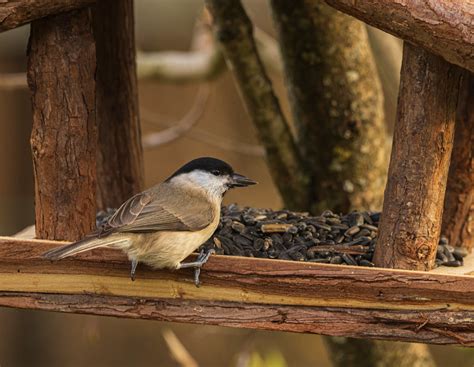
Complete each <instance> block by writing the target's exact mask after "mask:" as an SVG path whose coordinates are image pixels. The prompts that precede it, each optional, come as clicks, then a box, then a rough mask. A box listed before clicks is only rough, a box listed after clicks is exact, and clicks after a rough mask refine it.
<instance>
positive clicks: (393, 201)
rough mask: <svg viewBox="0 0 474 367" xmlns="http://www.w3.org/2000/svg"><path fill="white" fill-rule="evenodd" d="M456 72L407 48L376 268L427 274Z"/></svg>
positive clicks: (453, 107) (450, 141) (443, 179)
mask: <svg viewBox="0 0 474 367" xmlns="http://www.w3.org/2000/svg"><path fill="white" fill-rule="evenodd" d="M461 76H462V69H460V68H459V67H457V66H454V65H451V64H449V63H448V62H446V61H444V60H443V59H441V58H440V57H439V56H435V55H433V54H430V53H429V52H427V51H424V50H422V49H419V48H417V47H415V46H412V45H410V44H408V43H405V45H404V49H403V62H402V71H401V81H400V91H399V97H398V109H397V122H396V124H395V133H394V137H393V148H392V155H391V161H390V167H389V174H388V183H387V188H386V191H385V198H384V207H383V215H382V219H381V223H380V232H379V239H378V244H377V247H376V250H375V263H376V265H378V266H382V267H390V268H399V269H412V270H429V269H431V268H432V267H433V264H434V259H435V255H436V247H437V244H438V239H439V234H440V229H441V216H442V210H443V201H444V194H445V190H446V180H447V177H448V168H449V159H450V156H451V150H452V146H453V137H454V122H455V115H456V106H457V102H458V94H459V86H460V80H461Z"/></svg>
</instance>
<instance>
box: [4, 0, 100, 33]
mask: <svg viewBox="0 0 474 367" xmlns="http://www.w3.org/2000/svg"><path fill="white" fill-rule="evenodd" d="M94 2H95V0H15V1H7V2H6V3H5V2H4V1H1V2H0V32H4V31H7V30H9V29H13V28H17V27H20V26H22V25H24V24H27V23H30V22H32V21H34V20H37V19H40V18H43V17H46V16H49V15H55V14H59V13H63V12H68V11H71V10H75V9H79V8H82V7H84V6H87V5H90V4H92V3H94Z"/></svg>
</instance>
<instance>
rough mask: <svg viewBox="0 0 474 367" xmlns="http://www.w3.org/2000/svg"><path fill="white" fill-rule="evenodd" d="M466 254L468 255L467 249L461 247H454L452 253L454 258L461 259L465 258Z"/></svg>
mask: <svg viewBox="0 0 474 367" xmlns="http://www.w3.org/2000/svg"><path fill="white" fill-rule="evenodd" d="M468 254H469V252H468V251H467V249H465V248H463V247H456V248H455V249H454V251H453V255H454V257H456V256H458V257H461V258H463V257H466V256H467V255H468ZM458 260H459V259H458Z"/></svg>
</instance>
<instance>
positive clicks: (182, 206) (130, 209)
mask: <svg viewBox="0 0 474 367" xmlns="http://www.w3.org/2000/svg"><path fill="white" fill-rule="evenodd" d="M214 215H215V213H214V210H213V207H212V205H211V203H210V202H209V201H208V200H206V198H205V196H204V195H196V194H195V195H190V194H189V192H187V193H186V194H184V193H183V192H181V191H179V190H176V189H174V188H171V187H169V186H168V184H166V183H164V184H161V185H159V186H158V187H156V188H155V189H152V190H148V191H144V192H142V193H140V194H137V195H135V196H133V197H132V198H130V199H129V200H127V201H126V202H125V203H124V204H123V205H122V206H121V207H120V208H119V209H118V210H117V211H116V212H115V213H114V215H113V216H112V217H111V218H110V219H109V221H108V223H107V226H106V228H104V229H103V231H104V233H105V234H108V233H112V232H154V231H198V230H200V229H203V228H205V227H207V226H208V225H209V224H210V223H211V222H212V220H213V219H214Z"/></svg>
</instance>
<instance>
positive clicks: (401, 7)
mask: <svg viewBox="0 0 474 367" xmlns="http://www.w3.org/2000/svg"><path fill="white" fill-rule="evenodd" d="M325 1H326V2H327V3H328V4H329V5H331V6H333V7H334V8H336V9H338V10H340V11H342V12H344V13H346V14H349V15H352V16H353V17H355V18H357V19H359V20H362V21H363V22H365V23H367V24H370V25H371V26H373V27H376V28H379V29H381V30H382V31H385V32H388V33H390V34H393V35H394V36H396V37H400V38H402V39H404V40H406V41H409V42H410V43H413V44H415V45H418V46H420V47H423V48H425V49H426V50H428V51H430V52H432V53H434V54H436V55H439V56H441V57H443V58H444V59H445V60H446V61H449V62H451V63H453V64H457V65H459V66H462V67H464V68H466V69H468V70H470V71H471V72H474V31H473V29H474V7H473V6H472V2H471V1H465V0H426V1H401V0H358V1H354V0H325Z"/></svg>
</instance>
